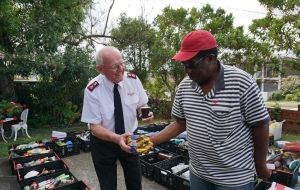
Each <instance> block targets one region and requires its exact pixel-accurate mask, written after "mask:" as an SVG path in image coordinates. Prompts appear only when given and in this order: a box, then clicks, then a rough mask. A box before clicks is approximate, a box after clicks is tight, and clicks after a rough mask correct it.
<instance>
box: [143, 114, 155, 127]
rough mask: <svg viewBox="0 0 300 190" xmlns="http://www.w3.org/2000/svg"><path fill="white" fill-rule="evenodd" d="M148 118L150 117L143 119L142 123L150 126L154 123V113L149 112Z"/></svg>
mask: <svg viewBox="0 0 300 190" xmlns="http://www.w3.org/2000/svg"><path fill="white" fill-rule="evenodd" d="M148 116H149V117H147V118H142V121H144V122H145V123H147V124H150V123H152V121H153V119H154V115H153V112H149V114H148Z"/></svg>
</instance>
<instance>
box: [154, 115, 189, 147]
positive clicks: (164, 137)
mask: <svg viewBox="0 0 300 190" xmlns="http://www.w3.org/2000/svg"><path fill="white" fill-rule="evenodd" d="M185 130H186V125H185V121H184V120H179V119H177V120H176V121H175V122H173V123H171V124H170V125H168V126H167V127H166V128H165V129H163V130H162V131H161V132H159V133H158V134H155V135H153V136H151V137H150V139H151V141H152V142H153V144H155V145H156V144H160V143H163V142H166V141H168V140H170V139H171V138H174V137H176V136H177V135H179V134H180V133H182V132H184V131H185Z"/></svg>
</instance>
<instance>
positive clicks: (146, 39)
mask: <svg viewBox="0 0 300 190" xmlns="http://www.w3.org/2000/svg"><path fill="white" fill-rule="evenodd" d="M119 20H120V21H119V25H118V27H116V28H114V29H112V31H111V35H112V37H113V38H114V39H112V41H111V44H112V45H113V46H116V47H118V48H119V49H121V50H122V51H123V55H124V59H125V61H126V66H127V67H128V68H129V69H131V70H132V71H133V72H135V73H136V74H138V76H139V78H140V79H141V81H142V82H146V78H147V74H148V73H149V56H150V49H151V47H152V46H153V43H154V35H155V34H154V30H153V29H152V28H151V25H150V24H147V22H146V20H145V19H143V18H142V17H139V18H129V17H127V16H126V14H122V15H121V16H120V18H119Z"/></svg>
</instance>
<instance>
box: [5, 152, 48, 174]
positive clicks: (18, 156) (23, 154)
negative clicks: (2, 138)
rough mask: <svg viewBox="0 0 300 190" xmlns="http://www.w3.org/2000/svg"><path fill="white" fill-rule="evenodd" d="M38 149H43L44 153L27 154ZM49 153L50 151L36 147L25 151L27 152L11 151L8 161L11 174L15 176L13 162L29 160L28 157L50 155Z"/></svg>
mask: <svg viewBox="0 0 300 190" xmlns="http://www.w3.org/2000/svg"><path fill="white" fill-rule="evenodd" d="M39 148H43V149H45V152H41V153H37V152H34V153H31V154H27V152H28V151H32V150H36V149H39ZM51 152H52V151H51V150H50V149H49V148H47V147H38V148H34V149H27V150H17V151H16V152H15V151H11V152H10V155H9V158H8V160H9V163H10V168H11V171H12V174H15V167H14V161H17V160H21V159H23V158H29V157H32V156H36V155H40V154H47V153H51Z"/></svg>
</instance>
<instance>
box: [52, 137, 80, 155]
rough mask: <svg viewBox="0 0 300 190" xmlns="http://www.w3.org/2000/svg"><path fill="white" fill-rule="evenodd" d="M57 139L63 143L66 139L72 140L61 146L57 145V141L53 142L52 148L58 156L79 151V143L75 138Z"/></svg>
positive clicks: (74, 153)
mask: <svg viewBox="0 0 300 190" xmlns="http://www.w3.org/2000/svg"><path fill="white" fill-rule="evenodd" d="M59 141H61V142H63V143H66V142H68V141H70V142H72V144H65V145H62V146H60V145H59V142H58V141H56V142H55V143H54V146H53V150H54V152H55V153H56V154H57V155H58V156H59V157H67V156H72V155H76V154H79V153H80V144H79V142H78V141H77V140H76V139H75V140H72V139H64V140H59Z"/></svg>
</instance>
